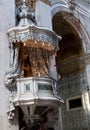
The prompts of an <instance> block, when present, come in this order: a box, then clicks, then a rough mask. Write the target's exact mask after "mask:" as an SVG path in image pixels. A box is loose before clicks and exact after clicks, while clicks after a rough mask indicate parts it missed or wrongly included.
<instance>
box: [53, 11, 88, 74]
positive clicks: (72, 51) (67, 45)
mask: <svg viewBox="0 0 90 130" xmlns="http://www.w3.org/2000/svg"><path fill="white" fill-rule="evenodd" d="M70 17H71V19H70ZM69 20H71V21H70V22H69ZM75 20H76V22H75ZM72 21H73V22H72ZM72 23H73V24H74V25H73V24H72ZM52 24H53V30H54V31H55V32H56V33H57V34H58V35H60V36H62V41H60V43H59V51H58V52H57V57H56V64H57V70H58V72H59V73H60V74H61V75H63V74H67V73H72V72H76V71H81V70H82V69H84V67H85V66H84V64H83V62H82V61H81V58H82V57H83V56H84V54H85V53H86V52H85V51H86V47H87V45H88V43H87V42H86V41H85V42H84V41H83V38H86V37H85V36H86V34H83V33H84V32H83V30H82V28H81V23H80V22H79V21H78V20H77V19H74V16H72V15H71V14H70V13H66V12H57V13H56V14H55V15H54V16H53V19H52ZM86 44H87V45H86ZM84 45H85V46H84Z"/></svg>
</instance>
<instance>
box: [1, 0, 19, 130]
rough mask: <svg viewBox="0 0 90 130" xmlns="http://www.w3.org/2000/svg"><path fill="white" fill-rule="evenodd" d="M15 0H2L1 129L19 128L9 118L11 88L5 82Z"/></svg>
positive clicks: (13, 24)
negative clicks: (9, 33)
mask: <svg viewBox="0 0 90 130" xmlns="http://www.w3.org/2000/svg"><path fill="white" fill-rule="evenodd" d="M14 2H15V1H14V0H9V1H7V0H0V12H1V15H0V90H1V91H0V130H19V128H18V123H17V121H16V120H14V121H13V122H12V124H13V125H11V124H10V122H9V120H8V115H7V111H8V106H9V90H8V89H7V88H6V86H5V84H4V74H5V72H6V71H7V70H8V68H9V57H10V56H9V47H8V45H9V42H8V37H7V34H6V32H7V30H8V29H9V28H11V27H13V26H15V3H14Z"/></svg>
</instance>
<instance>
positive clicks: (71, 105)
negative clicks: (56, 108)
mask: <svg viewBox="0 0 90 130" xmlns="http://www.w3.org/2000/svg"><path fill="white" fill-rule="evenodd" d="M66 103H67V110H75V109H80V108H83V104H82V96H79V97H74V98H71V99H67V100H66Z"/></svg>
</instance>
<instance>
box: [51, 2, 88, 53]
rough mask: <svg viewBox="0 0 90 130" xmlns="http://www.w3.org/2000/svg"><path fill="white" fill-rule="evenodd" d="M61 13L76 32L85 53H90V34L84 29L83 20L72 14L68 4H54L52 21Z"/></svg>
mask: <svg viewBox="0 0 90 130" xmlns="http://www.w3.org/2000/svg"><path fill="white" fill-rule="evenodd" d="M58 12H59V13H61V15H62V17H63V18H64V19H65V20H66V21H67V22H68V23H69V24H70V25H71V26H72V27H73V28H74V29H75V30H76V32H77V33H78V36H79V37H80V39H81V41H82V47H83V51H84V53H88V52H90V39H89V36H88V33H87V31H86V29H85V27H84V23H83V20H82V21H79V19H78V18H77V17H76V16H74V15H72V14H71V13H70V9H69V7H68V5H67V4H65V5H64V4H54V5H53V6H52V7H51V14H52V19H53V17H54V16H55V15H56V14H57V13H58Z"/></svg>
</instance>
